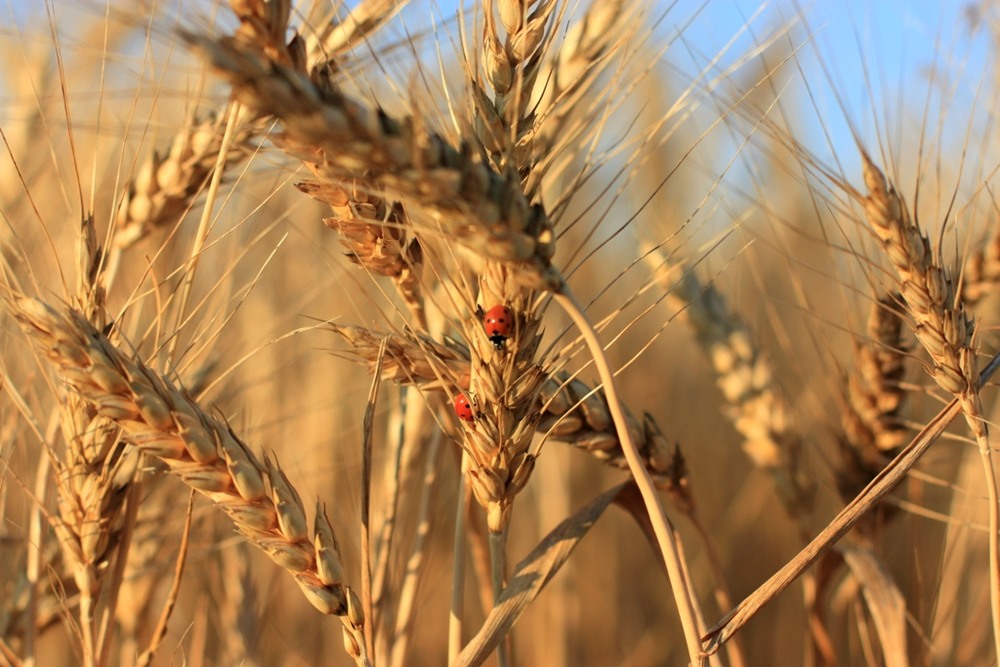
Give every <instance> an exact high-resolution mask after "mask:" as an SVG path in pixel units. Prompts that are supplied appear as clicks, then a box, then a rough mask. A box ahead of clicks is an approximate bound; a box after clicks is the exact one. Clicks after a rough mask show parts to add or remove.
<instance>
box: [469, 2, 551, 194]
mask: <svg viewBox="0 0 1000 667" xmlns="http://www.w3.org/2000/svg"><path fill="white" fill-rule="evenodd" d="M556 7H557V3H555V2H537V1H534V2H524V1H522V0H486V2H485V3H484V5H483V19H484V20H483V44H482V74H483V77H484V78H485V82H487V83H488V84H489V88H486V86H485V85H484V83H483V82H482V80H481V79H480V78H479V77H470V78H471V79H472V80H471V81H470V85H471V86H472V93H473V94H472V95H471V103H472V105H473V107H474V108H473V118H474V120H475V122H474V124H473V127H474V128H475V132H476V137H477V138H478V139H479V141H480V143H481V144H482V146H483V147H484V148H485V149H486V151H487V154H488V155H489V157H490V162H491V163H492V165H493V167H494V169H496V170H497V171H498V172H502V171H504V170H506V169H509V168H512V169H515V170H516V171H517V172H519V173H520V174H521V176H522V177H524V176H527V174H528V172H529V171H530V170H531V167H532V164H533V161H532V160H531V157H532V154H533V151H532V147H531V140H530V136H531V131H532V129H533V128H534V122H535V119H534V109H533V107H532V104H533V103H534V101H535V100H534V95H533V93H534V90H535V85H536V81H537V79H538V73H539V72H540V71H541V66H542V63H543V62H544V60H545V55H546V46H547V45H548V43H549V42H550V40H551V39H552V34H551V33H552V29H553V26H552V21H551V19H552V16H553V12H554V11H555V9H556ZM498 18H499V21H498V20H497V19H498ZM501 28H502V29H501ZM491 91H492V95H491V94H490V92H491Z"/></svg>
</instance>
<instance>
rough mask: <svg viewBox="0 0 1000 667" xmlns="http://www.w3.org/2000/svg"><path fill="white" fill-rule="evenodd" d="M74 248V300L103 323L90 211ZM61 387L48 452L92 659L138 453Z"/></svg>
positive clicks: (100, 262)
mask: <svg viewBox="0 0 1000 667" xmlns="http://www.w3.org/2000/svg"><path fill="white" fill-rule="evenodd" d="M76 254H77V267H76V269H77V270H76V273H77V276H76V290H75V293H74V294H73V295H72V297H71V298H72V300H73V302H74V303H75V304H76V305H77V307H78V308H79V309H80V311H81V312H82V313H84V314H85V315H83V316H84V317H86V319H87V321H89V322H90V323H92V324H93V325H94V327H95V328H103V327H104V326H105V324H106V320H107V313H106V303H105V289H104V279H103V269H104V256H103V252H102V249H101V247H100V245H99V243H98V241H97V233H96V230H95V227H94V221H93V218H91V217H87V218H85V219H84V220H83V221H82V224H81V227H80V236H79V238H78V243H77V253H76ZM60 393H61V394H63V395H60V396H59V418H60V427H61V430H62V434H63V439H64V441H65V443H66V447H65V451H64V452H63V453H62V456H57V455H55V452H54V450H52V449H49V450H48V454H49V455H50V463H51V465H52V469H53V471H54V473H55V479H56V494H57V501H58V505H57V506H58V511H59V513H58V517H57V518H55V519H54V526H55V531H56V535H57V537H58V539H59V545H60V547H61V548H62V552H63V563H64V564H65V567H66V569H67V574H68V575H70V576H72V578H73V581H74V583H75V584H76V587H77V590H78V591H79V600H80V602H79V614H78V621H79V631H80V640H81V644H82V650H83V652H84V656H85V658H84V659H85V661H87V662H88V663H90V662H93V661H96V660H97V659H98V656H99V655H101V653H102V648H101V646H99V642H100V639H99V637H100V632H99V627H98V626H99V616H100V615H101V611H102V610H101V609H100V608H99V604H100V601H101V599H102V591H103V590H105V588H106V586H107V585H108V581H107V580H108V579H109V578H110V577H112V576H113V575H114V573H115V572H116V571H118V569H117V568H116V567H115V560H116V558H125V553H123V552H120V551H119V546H120V545H121V544H122V543H123V542H122V536H123V534H124V531H125V528H126V525H125V524H126V516H125V515H126V512H125V505H126V499H127V497H128V489H129V486H130V484H131V483H132V479H133V476H134V474H135V470H136V466H137V462H138V456H137V455H136V454H135V453H134V452H127V451H125V447H124V445H123V444H122V443H121V442H120V436H119V429H118V426H117V425H116V424H114V423H113V422H112V421H110V420H109V419H107V418H106V417H104V416H103V415H101V414H99V413H98V411H97V410H96V409H94V407H93V406H92V405H90V404H89V403H88V402H87V401H86V400H84V399H83V398H81V397H80V396H79V395H77V394H76V393H74V392H65V393H63V392H60ZM131 502H135V500H134V499H133V500H132V501H131ZM115 585H116V583H115V582H111V586H112V587H113V586H115Z"/></svg>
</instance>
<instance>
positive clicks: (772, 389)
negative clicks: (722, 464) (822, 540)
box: [645, 252, 815, 518]
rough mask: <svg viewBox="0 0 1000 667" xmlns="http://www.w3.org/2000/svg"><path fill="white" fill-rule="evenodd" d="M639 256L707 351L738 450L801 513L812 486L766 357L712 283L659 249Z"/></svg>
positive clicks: (790, 510) (787, 504) (791, 508)
mask: <svg viewBox="0 0 1000 667" xmlns="http://www.w3.org/2000/svg"><path fill="white" fill-rule="evenodd" d="M645 257H646V261H647V262H648V263H649V265H650V267H651V269H652V270H653V272H654V278H655V280H656V281H657V282H658V283H659V284H660V286H661V288H662V289H663V290H664V292H666V294H667V299H668V301H669V302H670V303H671V304H672V305H673V306H674V307H675V308H677V309H678V310H680V311H683V313H684V317H685V319H686V320H687V322H688V323H689V324H690V325H691V327H692V329H693V330H694V333H695V338H696V339H697V341H698V344H699V345H700V346H701V348H702V349H703V350H704V351H705V353H706V355H707V356H708V358H709V361H710V362H711V364H712V368H713V369H714V370H715V375H716V384H717V385H718V387H719V389H720V390H721V391H722V394H723V396H724V397H725V399H726V403H727V404H728V405H729V410H728V412H727V416H729V418H730V419H731V420H732V422H733V426H734V427H735V428H736V430H737V431H738V432H739V433H740V435H742V436H743V445H742V446H743V451H744V452H745V453H746V454H747V456H748V457H749V458H750V460H751V461H753V463H754V465H756V466H757V467H758V468H761V469H762V470H765V471H766V472H767V473H768V474H770V475H771V478H772V479H773V480H774V484H775V488H776V489H777V491H778V497H779V498H780V500H781V502H782V505H783V506H784V507H785V509H786V511H787V512H788V513H789V515H791V516H793V517H797V518H801V517H802V515H803V513H804V512H807V511H808V510H809V508H811V507H812V502H813V496H814V491H815V488H814V484H813V483H812V482H811V481H810V480H809V479H808V477H807V476H806V475H805V474H804V471H803V470H802V469H801V467H800V463H799V459H800V458H801V451H802V440H801V438H799V436H798V434H797V433H796V432H795V431H794V430H793V428H792V424H791V410H790V409H789V407H788V404H787V403H786V402H785V400H784V398H783V396H782V394H781V392H780V390H779V388H778V387H777V384H776V382H775V380H774V369H773V368H772V366H771V363H770V362H769V361H768V359H767V357H766V356H765V355H764V354H763V353H762V351H761V349H760V347H759V346H758V345H757V343H756V342H755V341H754V339H753V336H752V335H751V333H750V330H749V329H748V328H747V326H746V324H744V322H743V320H742V319H741V318H740V317H739V316H738V315H737V314H736V313H735V312H733V311H732V310H731V309H730V308H729V306H728V304H727V303H726V299H725V297H723V295H722V294H721V292H719V290H718V288H717V287H716V286H715V284H714V283H709V284H703V283H702V282H701V281H700V280H699V279H698V277H697V276H696V275H695V273H694V270H693V269H692V268H691V267H689V266H687V265H686V264H685V263H683V262H674V263H670V262H669V261H668V260H667V259H666V258H665V257H663V256H662V254H661V253H659V252H647V253H646V255H645Z"/></svg>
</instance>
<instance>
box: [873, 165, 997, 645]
mask: <svg viewBox="0 0 1000 667" xmlns="http://www.w3.org/2000/svg"><path fill="white" fill-rule="evenodd" d="M861 157H862V168H863V172H864V179H865V186H866V187H867V189H868V196H867V197H864V198H863V200H862V203H863V205H864V210H865V216H866V217H867V218H868V223H869V224H870V225H871V227H872V230H873V231H874V232H875V236H876V237H877V238H878V240H879V244H880V246H881V248H882V252H883V253H884V254H885V256H886V257H887V258H888V259H889V262H890V264H892V267H893V269H895V272H896V276H897V279H898V288H899V291H900V294H902V297H903V301H904V303H905V304H906V310H907V312H908V313H909V315H910V317H911V318H912V319H913V333H914V334H915V335H916V337H917V340H919V341H920V344H921V345H922V346H923V347H924V349H926V350H927V353H928V355H930V358H931V362H932V363H933V368H932V369H931V373H930V374H931V377H932V378H934V381H935V382H937V384H938V386H940V387H941V388H942V389H944V390H945V391H947V392H948V393H949V394H951V395H952V396H954V397H955V398H957V399H958V402H959V404H960V405H961V407H962V414H963V415H964V416H965V420H966V422H967V423H968V425H969V428H970V429H971V430H972V432H973V434H974V435H975V436H976V442H977V444H978V445H979V453H980V458H981V460H982V465H983V472H984V475H985V477H986V489H987V492H988V495H989V516H990V521H989V524H990V537H989V551H990V607H991V612H992V616H993V640H994V648H995V650H996V652H997V655H1000V552H998V544H997V540H998V539H1000V489H998V487H997V478H996V471H995V469H994V467H993V460H992V452H991V450H990V444H989V434H988V430H987V427H986V421H985V420H984V418H983V407H982V400H981V399H980V396H979V376H978V374H977V372H976V352H975V349H974V348H973V346H972V338H973V332H974V327H973V324H972V321H971V320H970V319H969V318H968V317H967V316H966V314H965V307H964V305H963V303H962V300H961V298H960V295H959V294H958V293H957V291H956V288H955V282H954V280H953V278H952V276H951V275H949V273H948V272H947V271H946V270H945V268H944V267H943V266H942V263H941V260H940V254H938V255H935V254H934V253H932V251H931V244H930V241H929V240H928V239H927V237H926V236H925V235H924V233H923V232H922V231H921V230H920V227H919V226H918V225H917V222H916V220H914V219H912V218H911V217H910V214H909V211H908V210H907V208H906V205H905V203H904V202H903V200H902V198H901V197H900V196H899V194H898V193H897V192H896V189H895V188H894V187H893V186H892V184H891V183H889V182H888V181H887V180H886V178H885V175H884V174H883V173H882V171H881V170H880V169H879V168H878V167H876V166H875V163H874V162H872V160H871V158H869V157H868V154H867V153H865V152H864V151H862V152H861Z"/></svg>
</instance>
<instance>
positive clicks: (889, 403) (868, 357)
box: [837, 294, 907, 500]
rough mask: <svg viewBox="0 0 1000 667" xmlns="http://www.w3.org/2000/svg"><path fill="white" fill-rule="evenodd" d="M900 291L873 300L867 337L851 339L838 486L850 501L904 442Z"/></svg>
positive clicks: (905, 437)
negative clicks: (850, 370)
mask: <svg viewBox="0 0 1000 667" xmlns="http://www.w3.org/2000/svg"><path fill="white" fill-rule="evenodd" d="M899 303H900V297H899V295H898V294H893V295H888V296H884V297H882V298H881V299H878V300H875V301H873V303H872V307H871V313H870V314H869V317H868V332H867V338H865V339H863V340H859V341H856V342H855V345H854V369H853V371H852V372H851V374H850V375H849V376H848V378H847V381H846V387H845V393H846V397H845V401H844V408H843V410H842V413H841V421H842V423H843V437H842V438H841V439H840V447H841V455H842V459H843V466H842V468H841V469H840V470H839V471H838V473H837V485H838V487H840V490H841V495H842V496H843V497H844V498H845V499H848V500H849V499H851V498H853V497H854V496H856V495H857V494H858V492H860V491H861V489H863V488H864V487H865V486H867V485H868V483H869V482H871V480H872V479H874V477H875V475H877V474H878V473H879V471H881V470H882V468H884V467H885V464H886V463H888V461H889V459H890V458H891V457H893V456H895V455H896V454H897V453H898V450H899V448H901V447H902V446H903V445H905V444H906V442H907V429H906V427H905V426H904V425H903V423H902V422H901V420H900V419H899V414H898V413H899V410H900V407H901V406H902V404H903V401H904V400H905V398H906V392H905V391H904V390H903V388H902V386H901V384H900V383H901V381H902V379H903V375H904V373H905V371H906V367H905V364H904V359H905V357H904V354H905V352H906V349H905V346H904V343H903V341H902V335H901V334H902V324H903V321H902V319H901V318H900V313H899V312H898V310H897V308H898V304H899Z"/></svg>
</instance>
